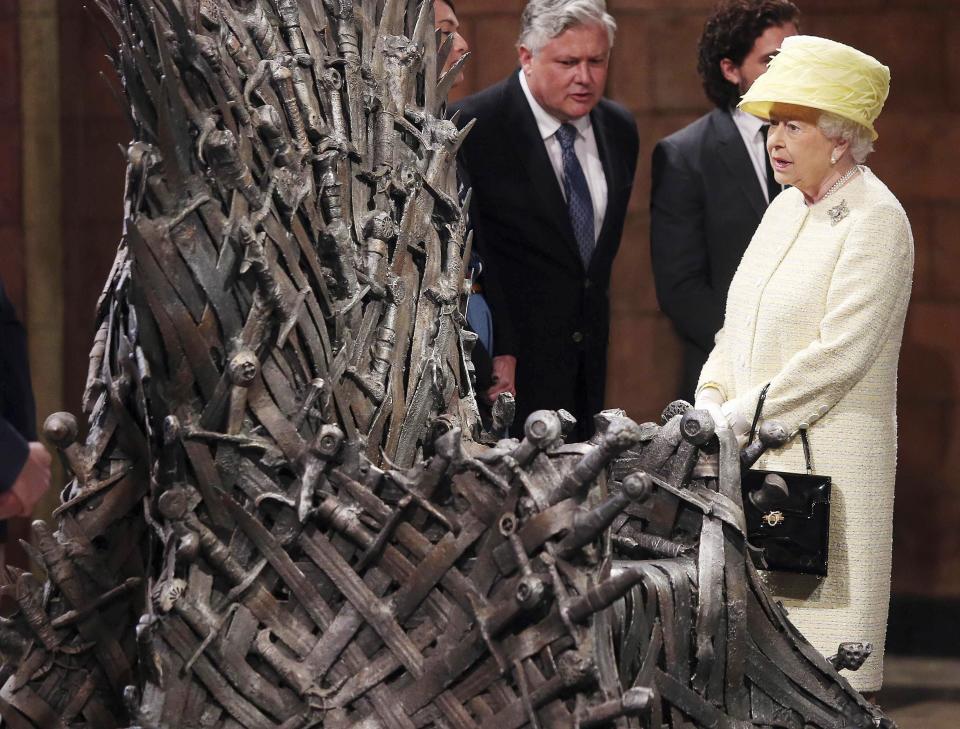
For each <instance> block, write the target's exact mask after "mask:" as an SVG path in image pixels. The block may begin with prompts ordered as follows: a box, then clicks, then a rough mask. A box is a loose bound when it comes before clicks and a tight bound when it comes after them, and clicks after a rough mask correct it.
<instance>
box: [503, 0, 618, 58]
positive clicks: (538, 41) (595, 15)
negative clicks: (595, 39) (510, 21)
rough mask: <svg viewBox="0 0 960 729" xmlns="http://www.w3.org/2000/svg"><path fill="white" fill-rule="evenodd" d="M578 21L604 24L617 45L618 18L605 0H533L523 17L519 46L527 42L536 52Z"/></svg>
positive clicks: (532, 51)
mask: <svg viewBox="0 0 960 729" xmlns="http://www.w3.org/2000/svg"><path fill="white" fill-rule="evenodd" d="M574 25H601V26H603V27H604V29H605V30H606V31H607V39H608V40H609V41H610V46H611V48H612V47H613V36H614V34H615V33H616V30H617V22H616V21H615V20H614V19H613V16H612V15H610V13H608V12H607V4H606V2H604V0H530V2H528V3H527V6H526V7H525V8H524V9H523V15H522V16H521V17H520V38H519V39H518V40H517V47H519V46H524V47H525V48H527V50H529V51H530V52H531V53H533V54H534V55H536V54H537V53H538V52H539V51H540V49H541V48H543V47H544V45H546V44H547V43H548V42H549V41H550V40H552V39H553V38H556V37H557V36H558V35H560V34H561V33H563V31H565V30H567V29H568V28H571V27H573V26H574Z"/></svg>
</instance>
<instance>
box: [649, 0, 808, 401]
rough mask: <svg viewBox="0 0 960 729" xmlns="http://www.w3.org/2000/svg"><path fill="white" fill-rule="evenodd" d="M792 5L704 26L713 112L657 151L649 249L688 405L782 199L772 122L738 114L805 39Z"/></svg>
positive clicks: (773, 1)
mask: <svg viewBox="0 0 960 729" xmlns="http://www.w3.org/2000/svg"><path fill="white" fill-rule="evenodd" d="M798 18H799V11H798V10H797V7H796V6H795V5H794V4H793V3H792V2H789V1H788V0H731V1H729V2H726V3H724V4H722V5H720V6H719V7H718V8H717V10H716V11H715V12H714V14H713V15H712V16H711V17H710V18H709V19H708V20H707V22H706V24H705V25H704V29H703V34H702V36H701V37H700V45H699V62H698V64H697V70H698V71H699V73H700V77H701V79H702V81H703V88H704V90H705V91H706V94H707V96H708V97H709V98H710V100H711V101H712V102H713V103H714V104H715V105H716V107H717V108H715V109H714V110H713V111H711V112H710V113H708V114H706V115H705V116H702V117H700V118H699V119H697V120H696V121H695V122H693V123H692V124H690V125H689V126H687V127H684V128H683V129H681V130H680V131H678V132H676V133H674V134H671V135H670V136H669V137H667V138H666V139H662V140H660V142H659V143H658V144H657V146H656V147H655V149H654V152H653V186H652V192H651V201H650V245H651V252H652V258H653V275H654V281H655V283H656V288H657V299H658V301H659V302H660V308H661V309H662V310H663V312H664V313H665V314H666V315H667V316H668V317H670V319H671V321H672V322H673V324H674V326H675V327H676V330H677V332H678V334H679V335H680V338H681V339H682V341H683V355H684V356H683V375H682V381H681V391H680V393H678V394H679V396H680V397H682V398H684V399H686V400H689V401H690V402H693V398H694V389H695V388H696V385H697V378H698V377H699V375H700V370H701V368H702V367H703V363H704V362H705V361H706V359H707V355H708V354H709V353H710V350H711V349H712V348H713V337H714V335H715V334H716V333H717V331H718V330H719V329H720V327H721V326H722V325H723V313H724V308H725V306H726V301H727V289H728V288H729V287H730V281H731V280H732V279H733V274H734V272H735V271H736V270H737V266H738V265H739V264H740V259H741V257H742V256H743V252H744V251H745V250H746V248H747V244H748V243H749V242H750V239H751V238H752V237H753V233H754V231H755V230H756V228H757V226H758V225H759V223H760V218H762V217H763V213H764V211H765V210H766V208H767V205H768V204H769V202H770V200H771V199H772V198H773V196H775V195H776V194H777V193H778V192H779V191H780V186H779V185H777V183H776V181H775V180H773V171H772V170H771V169H770V163H769V161H768V158H767V154H766V148H765V140H766V135H765V131H766V129H765V128H764V126H765V125H764V122H762V121H761V120H759V119H757V118H756V117H753V116H750V115H749V114H745V113H744V112H741V111H739V110H738V109H736V104H737V102H738V101H739V100H740V96H741V95H742V94H743V93H745V92H746V91H747V89H749V88H750V85H751V84H752V83H753V82H754V81H755V80H756V79H757V78H758V77H759V76H760V74H762V73H763V72H764V71H766V70H767V63H768V62H769V60H770V58H771V57H772V56H773V55H774V54H775V53H776V51H777V49H778V48H779V47H780V44H781V43H782V42H783V39H784V38H785V37H786V36H788V35H795V34H796V33H797V21H798Z"/></svg>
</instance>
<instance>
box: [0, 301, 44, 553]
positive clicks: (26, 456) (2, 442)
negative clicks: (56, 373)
mask: <svg viewBox="0 0 960 729" xmlns="http://www.w3.org/2000/svg"><path fill="white" fill-rule="evenodd" d="M36 431H37V427H36V412H35V410H34V402H33V390H32V389H31V387H30V370H29V369H28V367H27V339H26V335H25V333H24V331H23V327H22V326H21V324H20V322H19V321H18V320H17V317H16V313H15V312H14V310H13V305H12V304H11V303H10V301H9V300H8V299H7V295H6V292H5V291H4V289H3V284H2V283H0V519H7V518H9V517H11V516H29V515H30V513H31V512H32V511H33V507H34V505H35V504H36V503H37V501H39V500H40V497H41V496H43V494H44V492H45V491H46V490H47V488H48V487H49V486H50V454H49V453H47V450H46V449H45V448H44V447H43V444H42V443H39V442H37V432H36ZM3 532H4V530H3V525H2V523H0V535H2V534H3Z"/></svg>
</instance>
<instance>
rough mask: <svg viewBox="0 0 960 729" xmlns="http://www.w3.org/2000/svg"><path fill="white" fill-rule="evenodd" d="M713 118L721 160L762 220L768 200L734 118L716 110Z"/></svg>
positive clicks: (712, 115)
mask: <svg viewBox="0 0 960 729" xmlns="http://www.w3.org/2000/svg"><path fill="white" fill-rule="evenodd" d="M711 117H712V120H713V124H714V128H715V129H716V130H717V142H718V144H717V151H718V154H719V155H720V159H722V160H723V163H724V165H726V167H727V169H728V170H729V172H730V175H731V177H733V179H734V180H736V182H737V185H738V186H739V187H740V189H741V191H742V192H743V194H744V195H745V196H746V198H747V200H749V201H750V206H751V207H752V208H753V209H754V210H755V211H756V213H757V216H758V217H761V218H762V217H763V213H764V212H765V211H766V209H767V200H766V198H765V197H764V196H763V190H761V189H760V181H759V180H758V179H757V173H756V171H755V170H754V169H753V163H752V162H751V161H750V155H749V154H747V148H746V147H745V146H744V143H743V137H741V136H740V131H739V130H738V129H737V125H736V124H734V122H733V117H732V116H730V114H729V113H728V112H725V111H722V110H720V109H715V110H714V111H713V113H712V114H711Z"/></svg>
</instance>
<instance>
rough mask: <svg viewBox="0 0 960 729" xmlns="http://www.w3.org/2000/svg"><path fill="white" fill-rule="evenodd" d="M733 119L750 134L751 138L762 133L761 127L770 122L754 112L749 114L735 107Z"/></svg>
mask: <svg viewBox="0 0 960 729" xmlns="http://www.w3.org/2000/svg"><path fill="white" fill-rule="evenodd" d="M732 115H733V121H734V123H735V124H736V125H737V126H738V127H740V128H741V129H743V130H744V131H746V132H747V134H749V135H750V138H751V139H752V138H753V137H755V136H757V134H759V133H760V129H761V128H762V127H763V126H764V125H765V124H769V123H770V122H768V121H766V120H765V119H761V118H760V117H758V116H754V115H753V114H748V113H747V112H745V111H744V110H743V109H736V108H735V109H734V110H733V113H732Z"/></svg>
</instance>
